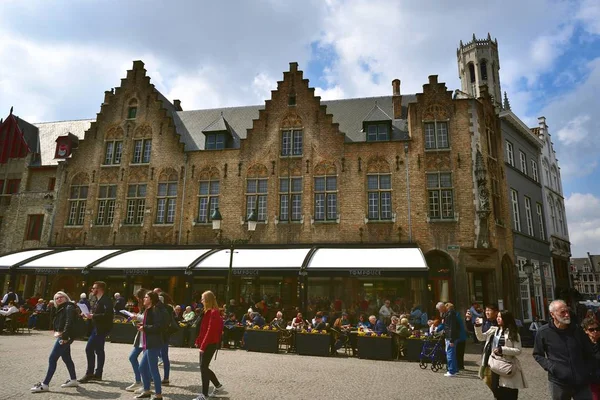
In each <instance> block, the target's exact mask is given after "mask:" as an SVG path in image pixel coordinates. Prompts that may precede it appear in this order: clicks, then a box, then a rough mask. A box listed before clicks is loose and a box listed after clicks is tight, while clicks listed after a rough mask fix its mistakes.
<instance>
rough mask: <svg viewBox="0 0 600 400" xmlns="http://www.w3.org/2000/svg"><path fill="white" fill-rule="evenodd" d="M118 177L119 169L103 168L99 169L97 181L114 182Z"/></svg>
mask: <svg viewBox="0 0 600 400" xmlns="http://www.w3.org/2000/svg"><path fill="white" fill-rule="evenodd" d="M118 179H119V170H118V169H117V168H103V169H101V170H100V177H99V178H98V182H99V183H101V184H102V183H116V182H117V180H118Z"/></svg>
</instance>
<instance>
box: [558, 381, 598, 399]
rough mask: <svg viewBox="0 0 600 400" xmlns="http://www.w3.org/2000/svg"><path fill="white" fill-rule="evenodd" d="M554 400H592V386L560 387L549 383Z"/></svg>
mask: <svg viewBox="0 0 600 400" xmlns="http://www.w3.org/2000/svg"><path fill="white" fill-rule="evenodd" d="M548 385H549V386H550V398H551V399H552V400H571V399H573V400H592V391H591V389H590V385H578V386H575V385H559V384H558V383H554V382H548Z"/></svg>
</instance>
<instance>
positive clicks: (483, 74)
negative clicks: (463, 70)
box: [479, 60, 488, 81]
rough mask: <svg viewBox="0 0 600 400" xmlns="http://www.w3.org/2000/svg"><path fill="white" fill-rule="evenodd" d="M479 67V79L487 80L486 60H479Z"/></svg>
mask: <svg viewBox="0 0 600 400" xmlns="http://www.w3.org/2000/svg"><path fill="white" fill-rule="evenodd" d="M479 68H480V70H481V80H482V81H487V78H488V73H487V61H485V60H481V62H480V63H479Z"/></svg>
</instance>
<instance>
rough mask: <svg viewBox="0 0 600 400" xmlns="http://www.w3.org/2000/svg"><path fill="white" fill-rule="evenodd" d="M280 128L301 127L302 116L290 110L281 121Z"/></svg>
mask: <svg viewBox="0 0 600 400" xmlns="http://www.w3.org/2000/svg"><path fill="white" fill-rule="evenodd" d="M281 128H282V129H289V128H302V118H300V116H299V115H298V114H296V113H295V112H290V113H289V114H287V115H286V116H285V117H283V120H282V121H281Z"/></svg>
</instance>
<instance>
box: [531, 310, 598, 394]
mask: <svg viewBox="0 0 600 400" xmlns="http://www.w3.org/2000/svg"><path fill="white" fill-rule="evenodd" d="M549 311H550V316H551V317H552V319H551V320H550V322H549V323H548V324H547V325H544V326H542V327H541V328H540V329H539V330H538V333H537V335H536V337H535V344H534V347H533V357H534V358H535V360H536V361H537V362H538V363H539V364H540V365H541V366H542V368H544V369H545V370H546V371H548V381H549V384H550V396H551V398H552V400H570V399H574V400H588V399H589V400H591V399H592V393H591V391H590V386H589V383H590V377H591V372H592V371H593V364H592V363H593V360H592V358H591V357H592V352H593V350H592V348H591V345H590V344H589V341H588V340H587V338H586V337H585V333H584V332H583V330H581V329H580V328H579V327H578V326H577V325H576V324H574V323H571V315H570V311H569V308H568V307H567V304H566V303H565V302H564V301H563V300H554V301H553V302H552V303H550V307H549Z"/></svg>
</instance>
